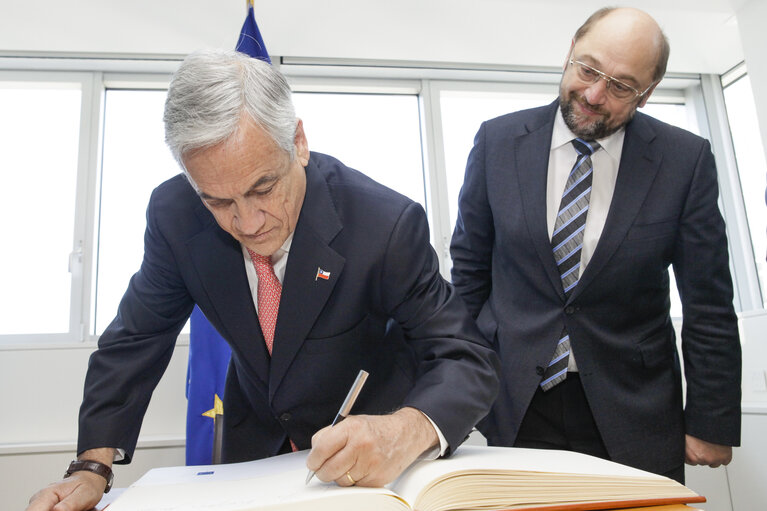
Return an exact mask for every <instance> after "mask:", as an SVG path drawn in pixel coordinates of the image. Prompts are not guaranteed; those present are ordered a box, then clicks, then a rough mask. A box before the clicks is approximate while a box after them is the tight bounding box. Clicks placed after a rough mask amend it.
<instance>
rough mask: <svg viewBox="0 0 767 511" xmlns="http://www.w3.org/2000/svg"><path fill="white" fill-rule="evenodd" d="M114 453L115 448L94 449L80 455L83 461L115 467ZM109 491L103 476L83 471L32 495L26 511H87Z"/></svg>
mask: <svg viewBox="0 0 767 511" xmlns="http://www.w3.org/2000/svg"><path fill="white" fill-rule="evenodd" d="M114 453H115V450H114V449H111V448H103V449H92V450H89V451H85V452H83V453H82V454H80V456H79V459H81V460H93V461H98V462H100V463H104V464H105V465H108V466H112V460H113V459H114ZM106 487H107V481H106V479H104V478H103V477H102V476H100V475H98V474H94V473H93V472H89V471H87V470H79V471H77V472H74V473H73V474H72V475H71V476H69V477H67V478H64V479H62V480H61V481H59V482H56V483H53V484H50V485H49V486H48V487H47V488H43V489H42V490H40V491H39V492H37V493H35V494H34V495H32V498H31V499H29V506H27V509H26V511H87V510H89V509H93V508H94V507H95V506H96V504H98V503H99V501H100V500H101V497H102V496H103V495H104V489H105V488H106Z"/></svg>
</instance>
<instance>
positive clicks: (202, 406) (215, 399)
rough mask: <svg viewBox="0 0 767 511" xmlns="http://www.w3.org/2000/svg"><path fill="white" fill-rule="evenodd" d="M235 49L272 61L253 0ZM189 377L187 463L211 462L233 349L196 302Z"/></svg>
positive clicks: (191, 329) (190, 347) (191, 328)
mask: <svg viewBox="0 0 767 511" xmlns="http://www.w3.org/2000/svg"><path fill="white" fill-rule="evenodd" d="M249 4H250V5H249V6H248V14H247V16H246V17H245V22H244V23H243V24H242V30H240V37H239V39H238V40H237V46H235V50H237V51H239V52H242V53H245V54H247V55H250V56H251V57H253V58H257V59H261V60H264V61H266V62H268V63H269V64H271V63H272V61H271V59H270V58H269V54H268V53H267V51H266V45H265V44H264V40H263V39H262V38H261V32H260V31H259V30H258V25H257V24H256V17H255V14H254V13H253V2H252V1H250V2H249ZM190 322H191V324H190V330H189V365H188V367H187V378H186V398H187V411H186V464H187V465H209V464H210V463H211V459H212V452H213V437H214V425H215V424H214V419H213V418H214V417H215V414H216V410H217V409H218V410H219V411H220V410H221V406H222V405H221V400H223V399H224V383H225V381H226V369H227V366H228V364H229V358H230V357H231V349H230V348H229V345H228V344H227V343H226V341H225V340H224V338H223V337H221V335H220V334H219V333H218V332H217V331H216V329H215V328H213V326H212V325H211V324H210V323H209V322H208V320H207V318H206V317H205V316H204V315H203V314H202V311H200V309H199V308H197V307H196V306H195V308H194V310H193V311H192V317H191V319H190Z"/></svg>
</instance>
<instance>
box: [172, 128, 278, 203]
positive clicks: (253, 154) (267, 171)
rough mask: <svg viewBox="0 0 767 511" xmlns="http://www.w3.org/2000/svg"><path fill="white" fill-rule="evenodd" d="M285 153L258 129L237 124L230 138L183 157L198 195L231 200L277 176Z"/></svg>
mask: <svg viewBox="0 0 767 511" xmlns="http://www.w3.org/2000/svg"><path fill="white" fill-rule="evenodd" d="M289 159H290V158H289V156H288V154H287V153H286V152H285V151H284V150H282V149H281V148H280V147H279V146H278V145H277V143H276V142H275V141H274V139H272V137H270V136H269V135H268V134H267V133H266V132H265V131H264V130H263V129H262V128H260V127H259V126H258V125H256V124H254V123H252V122H244V123H243V122H241V123H240V126H239V128H238V130H237V132H235V134H234V135H232V136H231V137H229V138H228V139H227V140H225V141H223V142H221V143H219V144H216V145H214V146H211V147H207V148H204V149H200V150H198V151H194V152H192V153H191V154H189V155H186V156H185V157H184V158H183V161H184V166H185V168H186V170H187V172H188V173H189V176H190V177H191V178H192V181H194V184H195V186H196V187H197V191H198V193H201V194H204V195H206V196H209V197H217V198H234V197H237V196H240V195H243V194H245V193H246V192H247V191H248V190H249V189H250V188H251V187H252V186H253V185H254V184H255V183H256V182H257V181H259V180H260V179H263V178H266V177H271V176H274V177H276V176H278V175H279V174H280V173H281V172H282V171H284V169H285V164H286V162H288V161H289Z"/></svg>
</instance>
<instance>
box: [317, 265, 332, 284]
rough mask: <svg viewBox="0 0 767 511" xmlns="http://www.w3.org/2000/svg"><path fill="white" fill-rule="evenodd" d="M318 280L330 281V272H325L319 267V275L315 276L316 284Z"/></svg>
mask: <svg viewBox="0 0 767 511" xmlns="http://www.w3.org/2000/svg"><path fill="white" fill-rule="evenodd" d="M317 279H322V280H329V279H330V272H329V271H325V270H323V269H322V268H320V267H319V266H318V267H317V275H315V276H314V280H315V282H316V281H317Z"/></svg>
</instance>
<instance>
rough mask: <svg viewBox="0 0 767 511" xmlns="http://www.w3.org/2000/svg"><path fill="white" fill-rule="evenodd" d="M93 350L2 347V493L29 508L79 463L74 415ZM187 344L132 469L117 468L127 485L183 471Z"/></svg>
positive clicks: (151, 414) (163, 385) (7, 502)
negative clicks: (154, 472)
mask: <svg viewBox="0 0 767 511" xmlns="http://www.w3.org/2000/svg"><path fill="white" fill-rule="evenodd" d="M92 351H93V346H92V345H71V346H62V347H59V348H47V349H36V348H15V349H14V348H0V389H3V406H2V408H3V413H0V474H2V476H0V495H2V506H0V507H2V508H3V509H18V510H21V509H24V508H25V507H26V503H27V500H28V499H29V497H31V496H32V494H33V493H34V492H35V491H37V490H39V489H41V488H43V487H44V486H46V485H47V484H49V483H51V482H53V481H57V480H58V479H60V478H61V476H62V475H63V473H64V470H66V467H67V466H68V465H69V462H70V461H71V460H72V459H74V457H75V451H76V439H77V413H78V410H79V407H80V400H81V399H82V393H83V383H84V380H85V369H86V367H87V364H88V357H89V356H90V354H91V352H92ZM188 356H189V346H188V344H179V345H177V346H176V349H175V351H174V353H173V357H172V359H171V363H170V365H169V367H168V370H167V371H166V373H165V375H164V376H163V379H162V381H161V382H160V385H159V386H158V387H157V390H156V391H155V393H154V395H153V397H152V402H151V404H150V406H149V409H148V410H147V414H146V417H145V420H144V424H143V427H142V429H141V437H140V439H139V445H138V449H137V451H136V454H135V457H134V461H133V463H131V464H130V465H125V466H116V467H115V485H117V486H121V487H125V486H128V485H130V484H131V483H132V482H133V481H135V480H136V479H138V477H140V476H141V475H142V474H143V473H144V472H146V471H147V470H149V469H150V468H152V467H155V466H168V465H183V464H184V438H185V428H186V399H185V398H184V388H185V381H186V361H187V357H188Z"/></svg>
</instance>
